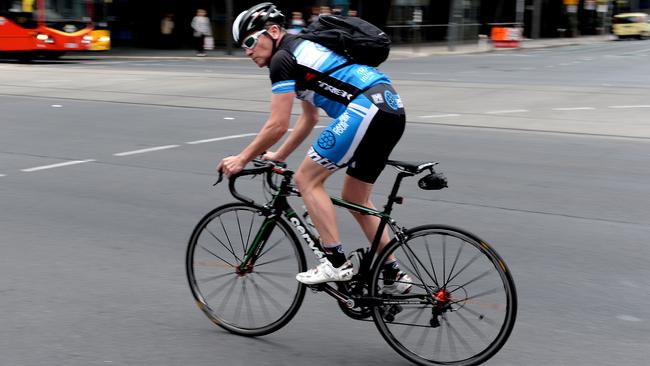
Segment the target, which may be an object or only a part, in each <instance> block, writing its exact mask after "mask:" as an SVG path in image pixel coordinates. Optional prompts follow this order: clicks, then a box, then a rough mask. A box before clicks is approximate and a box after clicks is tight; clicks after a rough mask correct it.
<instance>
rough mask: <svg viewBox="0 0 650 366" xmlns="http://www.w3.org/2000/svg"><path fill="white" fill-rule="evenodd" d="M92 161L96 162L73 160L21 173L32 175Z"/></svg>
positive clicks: (24, 170)
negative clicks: (32, 173) (36, 172)
mask: <svg viewBox="0 0 650 366" xmlns="http://www.w3.org/2000/svg"><path fill="white" fill-rule="evenodd" d="M91 161H95V160H94V159H88V160H72V161H66V162H63V163H58V164H51V165H43V166H37V167H33V168H28V169H21V170H20V171H21V172H25V173H30V172H35V171H39V170H45V169H54V168H61V167H64V166H69V165H76V164H83V163H89V162H91Z"/></svg>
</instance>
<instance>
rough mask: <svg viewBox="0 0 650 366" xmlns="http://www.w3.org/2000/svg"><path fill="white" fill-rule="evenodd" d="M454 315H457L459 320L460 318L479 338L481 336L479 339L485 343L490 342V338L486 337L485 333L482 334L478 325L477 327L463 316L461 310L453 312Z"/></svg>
mask: <svg viewBox="0 0 650 366" xmlns="http://www.w3.org/2000/svg"><path fill="white" fill-rule="evenodd" d="M455 315H458V318H460V320H461V321H462V322H463V323H465V325H467V327H468V328H469V329H471V330H472V331H473V332H474V334H476V335H477V336H478V337H479V338H481V340H482V341H483V342H485V343H488V342H490V340H489V339H488V337H487V336H486V335H485V334H484V333H483V332H482V331H481V330H480V329H478V327H477V326H476V325H474V324H472V323H471V322H470V321H469V320H468V319H467V318H466V317H465V315H463V313H462V312H460V311H457V312H456V313H455Z"/></svg>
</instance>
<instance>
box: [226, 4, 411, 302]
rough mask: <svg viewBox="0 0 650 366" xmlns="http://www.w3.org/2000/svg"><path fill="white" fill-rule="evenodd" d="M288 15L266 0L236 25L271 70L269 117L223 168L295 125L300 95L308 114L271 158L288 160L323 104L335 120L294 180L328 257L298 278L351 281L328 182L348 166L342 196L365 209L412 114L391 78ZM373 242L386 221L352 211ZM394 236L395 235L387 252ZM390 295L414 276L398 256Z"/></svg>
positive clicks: (387, 288) (238, 166)
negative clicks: (304, 30)
mask: <svg viewBox="0 0 650 366" xmlns="http://www.w3.org/2000/svg"><path fill="white" fill-rule="evenodd" d="M284 21H285V17H284V15H283V14H282V13H281V12H280V11H279V10H278V9H277V8H276V7H275V6H274V5H273V4H272V3H261V4H258V5H255V6H253V7H251V8H250V9H248V10H246V11H243V12H242V13H241V14H239V16H238V17H237V18H236V19H235V21H234V23H233V27H232V35H233V39H234V41H235V42H236V43H238V44H239V45H241V46H242V47H243V48H244V49H245V51H246V55H247V56H248V57H249V58H250V59H251V60H253V62H255V63H256V64H257V66H258V67H268V68H269V69H270V78H271V83H272V86H271V92H272V96H271V107H270V109H271V110H270V114H269V117H268V119H267V121H266V123H265V124H264V126H263V127H262V129H261V131H260V133H259V134H258V135H257V136H256V137H255V139H254V140H253V141H252V142H251V143H250V144H249V145H248V146H247V147H246V148H245V149H244V150H243V151H242V152H240V153H239V154H238V155H235V156H229V157H226V158H224V159H223V160H222V161H221V162H220V163H219V165H218V166H217V169H218V170H220V171H222V172H224V173H225V174H226V175H228V176H229V175H232V174H235V173H237V172H239V171H240V170H242V169H243V168H244V166H245V165H246V163H247V162H249V161H250V160H252V159H253V158H255V157H256V156H258V155H259V154H262V153H264V152H265V151H267V149H269V148H270V147H271V146H273V145H274V144H275V143H276V142H278V140H280V138H281V137H282V136H283V135H284V134H285V132H286V131H287V130H288V127H289V119H290V117H291V109H292V106H293V100H294V98H296V97H297V98H298V99H300V100H301V101H302V114H301V115H300V117H299V118H298V120H297V122H296V125H295V127H294V129H293V131H292V132H291V134H290V135H289V136H288V138H287V139H286V140H285V141H284V143H283V144H282V145H281V146H280V148H279V149H278V150H277V151H275V152H267V153H265V154H264V155H263V158H264V159H267V160H273V161H284V160H285V159H286V158H287V156H289V154H291V153H292V152H293V151H294V150H295V149H296V148H297V147H298V146H299V145H300V143H302V142H303V140H304V139H305V138H306V137H307V136H308V135H309V133H310V132H311V130H312V129H313V128H314V126H315V125H316V123H317V122H318V118H319V112H318V108H321V109H323V110H324V111H325V112H326V113H327V115H328V116H330V117H332V118H333V121H332V122H331V123H330V125H329V126H328V127H327V128H326V129H325V130H324V131H323V132H322V133H321V134H320V136H319V137H318V138H317V139H316V141H315V142H314V144H313V145H312V146H311V148H310V149H309V151H308V153H307V157H306V158H305V159H304V160H303V162H302V164H301V165H300V167H299V168H298V170H297V171H296V174H295V181H296V184H297V185H298V189H299V190H300V193H301V195H302V198H303V200H304V202H305V206H306V207H307V211H308V212H309V213H310V215H311V218H312V221H313V223H314V225H315V226H316V229H317V230H318V232H319V234H320V235H321V244H322V247H323V249H324V251H325V258H322V259H321V260H320V262H321V263H320V264H319V265H318V266H317V267H316V268H314V269H310V270H308V271H306V272H302V273H298V274H297V275H296V279H297V280H298V281H300V282H302V283H305V284H317V283H323V282H329V281H346V280H349V279H351V278H352V275H353V272H352V265H351V264H350V262H349V261H347V258H346V256H345V252H344V250H343V247H342V244H341V242H340V238H339V232H338V227H337V224H336V212H335V208H334V206H333V204H332V202H331V201H330V198H329V195H328V194H327V192H326V191H325V187H324V184H325V180H326V179H327V178H328V177H329V176H330V175H332V174H333V173H334V172H335V171H336V170H338V169H340V168H343V167H347V175H346V177H345V181H344V185H343V190H342V198H343V199H345V200H347V201H351V202H353V203H356V204H359V205H363V206H366V207H374V206H373V204H372V202H371V201H370V194H371V193H372V189H373V185H374V183H375V181H376V179H377V177H378V176H379V174H380V173H381V171H382V170H383V169H384V167H385V165H386V161H387V159H388V156H389V154H390V152H391V151H392V149H393V148H394V147H395V145H396V144H397V142H398V140H399V139H400V137H401V136H402V133H403V132H404V126H405V121H406V116H405V112H404V108H403V105H402V101H401V99H400V97H399V95H398V94H397V93H396V92H395V90H394V89H393V87H392V86H391V84H390V83H391V82H390V79H389V78H388V77H387V76H386V75H384V74H383V73H381V72H379V71H378V70H377V69H375V68H373V67H370V66H365V65H358V64H351V63H349V62H348V61H347V59H346V58H344V57H342V56H340V55H338V54H336V53H334V52H332V51H331V50H329V49H327V48H325V47H323V46H321V45H319V44H317V43H314V42H311V41H308V40H304V39H301V38H299V37H298V36H295V35H291V34H287V33H286V31H285V29H284V28H283V26H282V25H283V23H284ZM353 215H354V217H355V219H356V220H357V221H358V223H359V224H360V226H361V228H362V230H363V231H364V233H365V235H366V236H367V237H368V239H369V240H372V239H373V238H374V236H375V234H376V232H377V227H378V225H379V219H378V218H377V217H374V216H370V215H361V214H359V213H353ZM388 241H389V237H388V232H387V230H384V233H383V235H382V237H381V241H380V249H381V248H383V247H384V246H385V245H386V244H387V243H388ZM383 267H384V268H383V270H384V278H385V280H384V289H383V291H384V293H406V292H408V291H409V290H410V288H411V279H410V277H409V275H408V274H406V273H405V272H403V271H401V270H400V268H399V265H398V264H397V261H396V259H395V258H394V257H391V258H389V259H388V261H387V262H386V263H385V264H383Z"/></svg>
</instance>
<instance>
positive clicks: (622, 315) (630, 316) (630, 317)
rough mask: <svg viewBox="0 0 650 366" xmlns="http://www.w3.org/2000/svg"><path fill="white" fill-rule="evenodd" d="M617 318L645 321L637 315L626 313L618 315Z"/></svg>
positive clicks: (629, 320) (628, 320)
mask: <svg viewBox="0 0 650 366" xmlns="http://www.w3.org/2000/svg"><path fill="white" fill-rule="evenodd" d="M616 318H617V319H619V320H625V321H627V322H641V321H643V319H639V318H637V317H636V316H632V315H624V314H621V315H617V316H616Z"/></svg>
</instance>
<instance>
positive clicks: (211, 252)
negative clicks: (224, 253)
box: [201, 245, 235, 268]
mask: <svg viewBox="0 0 650 366" xmlns="http://www.w3.org/2000/svg"><path fill="white" fill-rule="evenodd" d="M201 249H203V250H205V251H206V252H208V253H210V254H212V255H213V256H215V257H217V258H219V259H221V260H222V261H223V262H224V263H226V264H227V265H229V266H230V267H233V268H235V265H234V264H232V263H230V262H228V261H227V260H225V259H223V258H221V257H220V256H219V255H218V254H217V253H214V252H213V251H211V250H210V249H208V248H206V247H204V246H203V245H201Z"/></svg>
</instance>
